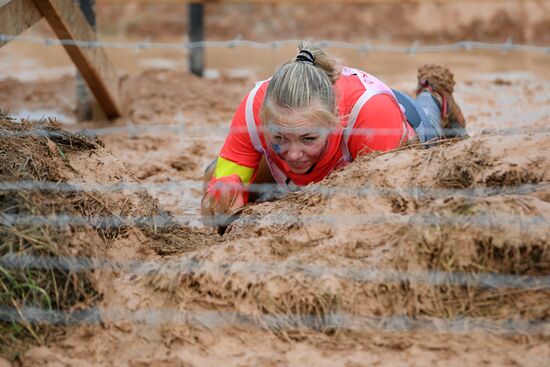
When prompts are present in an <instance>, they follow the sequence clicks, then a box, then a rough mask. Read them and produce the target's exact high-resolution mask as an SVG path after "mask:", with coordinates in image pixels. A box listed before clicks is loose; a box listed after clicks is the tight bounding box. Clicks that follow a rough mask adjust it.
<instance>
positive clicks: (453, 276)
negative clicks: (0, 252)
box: [0, 253, 550, 290]
mask: <svg viewBox="0 0 550 367" xmlns="http://www.w3.org/2000/svg"><path fill="white" fill-rule="evenodd" d="M0 266H1V267H3V268H4V269H23V270H25V269H35V270H51V269H59V270H65V271H73V272H81V271H89V270H102V271H114V272H125V273H131V274H136V275H140V276H147V275H169V276H176V275H184V274H185V275H197V274H208V273H223V274H225V275H228V274H254V275H273V276H289V275H291V274H292V273H294V274H296V273H298V274H303V275H306V276H309V277H311V278H314V279H319V280H321V279H322V278H323V277H328V276H333V277H337V278H341V279H347V280H351V281H354V282H369V283H384V284H385V283H413V284H426V285H431V286H440V285H450V286H460V287H477V288H481V289H496V290H500V289H527V290H544V289H550V276H532V275H517V274H502V273H489V272H485V273H483V272H475V273H465V272H453V271H436V270H428V271H398V270H390V269H377V268H350V267H337V266H326V265H322V266H321V265H314V264H297V263H273V262H262V261H233V262H230V263H221V262H219V261H217V262H214V261H208V260H196V259H193V258H183V259H181V258H180V259H177V260H165V259H163V260H162V261H147V260H110V259H101V258H89V257H68V256H33V255H17V254H13V253H10V254H6V255H4V256H2V257H0Z"/></svg>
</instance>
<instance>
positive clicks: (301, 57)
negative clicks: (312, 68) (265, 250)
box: [296, 50, 315, 64]
mask: <svg viewBox="0 0 550 367" xmlns="http://www.w3.org/2000/svg"><path fill="white" fill-rule="evenodd" d="M296 61H303V62H309V63H310V64H315V57H314V56H313V54H312V53H311V52H309V51H308V50H300V52H299V53H298V55H297V56H296Z"/></svg>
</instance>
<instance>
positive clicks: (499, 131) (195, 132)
mask: <svg viewBox="0 0 550 367" xmlns="http://www.w3.org/2000/svg"><path fill="white" fill-rule="evenodd" d="M548 113H550V109H549V110H548ZM15 123H17V122H15ZM64 128H66V129H67V131H70V132H72V133H75V134H77V136H82V137H88V138H96V137H100V136H109V135H116V134H128V135H130V136H137V135H140V134H153V135H174V133H175V134H178V138H184V139H190V140H212V138H224V137H225V136H226V135H227V134H229V133H234V134H245V133H246V134H248V130H247V128H246V127H220V126H211V127H186V126H184V125H183V124H158V125H152V124H149V126H139V125H135V124H125V125H122V126H112V127H102V128H90V129H81V130H72V131H71V126H64ZM318 130H319V132H324V131H323V130H324V129H323V128H319V129H318ZM327 130H328V129H327ZM442 131H443V132H444V133H449V132H453V131H454V130H453V129H442ZM331 132H334V130H330V131H329V133H331ZM205 133H206V134H205ZM549 133H550V127H540V128H539V127H537V128H525V127H523V128H521V127H515V128H493V129H489V128H487V129H483V130H482V131H481V135H502V136H505V135H530V134H549ZM402 134H403V130H402V129H394V128H355V129H353V130H352V131H351V132H350V135H351V136H355V135H357V136H371V135H377V136H401V135H402ZM67 136H68V135H67V132H60V131H55V130H50V129H46V128H41V127H37V128H33V129H32V130H10V129H0V137H2V138H24V137H44V138H58V137H67Z"/></svg>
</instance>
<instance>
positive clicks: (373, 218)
mask: <svg viewBox="0 0 550 367" xmlns="http://www.w3.org/2000/svg"><path fill="white" fill-rule="evenodd" d="M199 216H200V214H187V215H163V214H160V215H158V216H151V215H150V216H122V215H120V216H119V215H108V216H80V215H69V214H52V215H27V214H6V213H1V214H0V225H2V226H19V225H33V226H58V227H63V226H90V227H92V228H99V229H119V228H126V227H130V226H131V227H137V228H173V227H177V226H186V227H204V225H203V224H202V223H197V222H196V219H197V218H199ZM201 217H202V219H203V220H205V221H207V222H208V223H209V224H211V225H213V226H223V225H226V224H227V223H231V222H233V221H235V220H239V223H240V224H242V225H269V226H287V225H302V224H310V223H315V224H324V225H329V226H351V225H354V226H365V225H380V224H395V225H406V224H408V225H413V226H420V225H423V226H442V225H452V226H466V225H468V226H478V227H494V226H497V225H500V226H512V225H515V226H520V227H521V228H525V229H527V228H529V227H535V228H536V227H538V226H549V225H550V221H549V220H547V219H546V218H545V217H544V216H542V215H531V216H523V215H503V214H499V215H498V216H497V215H488V214H478V215H459V214H447V215H446V216H443V215H436V214H408V215H406V214H391V215H384V214H380V215H372V214H353V215H350V214H348V215H344V214H342V215H333V214H320V215H299V216H297V215H296V213H277V214H265V215H257V214H254V215H253V214H247V215H210V216H209V215H202V216H201Z"/></svg>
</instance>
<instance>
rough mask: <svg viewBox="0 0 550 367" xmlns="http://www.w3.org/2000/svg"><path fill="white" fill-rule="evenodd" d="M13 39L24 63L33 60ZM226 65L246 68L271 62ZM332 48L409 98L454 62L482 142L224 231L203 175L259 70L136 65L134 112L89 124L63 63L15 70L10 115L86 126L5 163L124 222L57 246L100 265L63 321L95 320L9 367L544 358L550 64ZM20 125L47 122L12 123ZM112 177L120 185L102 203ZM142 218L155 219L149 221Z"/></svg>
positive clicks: (268, 208) (308, 192) (422, 152)
mask: <svg viewBox="0 0 550 367" xmlns="http://www.w3.org/2000/svg"><path fill="white" fill-rule="evenodd" d="M6 47H11V49H8V51H10V52H11V54H10V58H11V59H12V60H15V61H14V64H15V63H16V61H17V60H21V59H25V58H27V57H28V55H26V54H25V52H26V48H25V47H21V48H18V46H12V45H8V46H6ZM5 50H6V48H4V49H2V50H0V52H4V51H5ZM235 51H236V52H235ZM219 52H220V53H218V54H217V55H218V56H219V55H226V56H227V54H224V53H223V52H226V51H223V52H222V51H219ZM227 52H232V53H231V54H230V55H231V60H237V61H238V60H239V59H240V60H242V62H243V63H246V62H249V61H250V59H254V57H252V55H254V56H255V55H257V54H256V51H255V50H247V49H239V50H232V51H227ZM285 52H286V53H285ZM332 52H333V53H334V54H335V55H336V56H338V57H339V58H340V59H341V60H343V61H342V62H345V63H347V64H352V65H354V66H359V67H362V68H364V69H367V70H369V71H372V73H373V74H376V75H377V76H379V77H380V78H381V79H382V80H386V81H388V83H390V84H391V86H392V87H396V88H398V89H402V90H404V91H406V92H409V93H412V91H413V90H414V87H415V85H416V80H415V77H416V75H415V70H416V68H417V67H419V66H421V65H422V64H423V63H424V62H429V61H438V62H444V63H446V64H448V65H450V66H451V69H452V70H453V71H454V72H455V75H456V78H455V79H456V80H457V85H456V89H455V97H456V99H457V101H458V103H459V104H460V106H461V108H462V111H463V112H464V115H465V117H466V121H467V123H468V125H467V131H468V132H469V134H470V135H471V136H470V137H469V138H467V139H465V140H460V141H452V142H447V143H444V144H440V145H437V146H435V147H432V148H430V149H423V148H419V147H410V148H407V149H400V150H397V151H393V152H388V153H384V154H378V155H372V156H367V157H362V158H360V159H358V160H357V161H356V162H354V163H353V164H351V165H349V166H348V167H346V168H344V169H342V170H339V171H337V172H335V173H333V174H332V175H331V176H330V177H328V178H327V179H326V180H324V181H323V182H321V183H319V184H318V185H312V186H309V187H307V188H306V189H305V190H304V191H303V192H300V193H296V194H292V195H289V196H287V197H285V198H283V199H281V200H278V201H274V202H266V203H262V204H257V205H251V206H250V207H249V208H247V209H246V210H245V211H244V213H243V214H242V217H241V219H239V220H237V221H235V222H234V223H233V224H232V225H231V226H230V227H229V228H228V230H227V232H226V234H225V235H224V236H223V237H221V236H218V235H217V234H216V233H215V231H214V230H210V229H208V228H205V227H203V226H202V224H201V222H200V218H199V205H200V197H201V192H202V182H201V177H202V173H203V170H204V168H205V167H206V165H208V163H210V162H211V161H212V160H213V159H214V158H215V156H216V155H217V152H218V151H219V149H220V147H221V144H222V143H223V138H224V135H225V133H226V131H227V128H228V126H229V122H230V120H231V117H232V114H233V112H234V110H235V108H236V107H237V105H238V103H239V102H240V101H241V99H242V98H243V97H244V96H245V94H246V93H247V92H248V90H250V88H251V87H252V86H253V85H254V82H255V80H256V79H260V78H263V77H265V76H267V75H269V70H268V68H267V67H265V66H264V67H263V68H257V69H250V70H249V72H247V73H240V74H239V73H235V72H234V70H233V71H231V70H229V71H228V70H225V69H224V68H223V62H222V61H223V58H222V59H221V60H220V61H218V64H216V65H215V66H214V68H216V69H217V70H218V71H219V72H218V74H217V76H216V77H215V78H206V79H203V78H198V77H195V76H192V75H190V74H188V73H187V72H186V71H184V70H183V69H184V66H183V64H182V63H180V64H175V65H176V66H173V67H164V68H159V67H155V68H154V67H151V66H144V64H142V65H141V67H140V69H139V70H138V69H133V68H128V69H126V70H127V75H126V76H124V77H123V78H122V80H121V97H122V103H123V108H124V112H125V116H124V117H123V118H121V119H118V120H116V121H113V122H107V121H101V120H98V121H92V122H86V123H77V122H75V121H74V105H75V100H74V77H73V76H72V75H71V73H72V71H71V69H69V71H70V73H66V72H64V73H61V74H62V75H51V76H50V77H48V78H45V77H40V76H37V75H33V76H32V77H31V78H23V77H19V76H18V75H19V74H17V73H15V74H14V75H10V76H9V77H8V75H4V76H3V78H2V80H0V106H1V108H2V110H3V111H8V113H10V114H11V115H12V116H18V118H29V119H30V120H40V119H42V120H47V118H48V117H54V118H55V117H57V119H58V122H60V126H59V127H58V126H57V125H56V124H52V123H49V125H48V129H52V131H60V130H57V129H59V128H61V129H64V130H67V131H71V132H76V131H80V130H81V129H86V131H87V132H86V133H85V134H84V135H83V134H82V133H79V134H80V135H79V134H76V135H75V136H69V135H63V134H64V133H63V134H62V135H61V136H62V139H61V140H59V138H58V139H57V140H56V139H53V138H52V139H46V138H44V137H36V138H33V140H26V141H25V145H24V146H25V147H27V148H28V149H31V151H25V150H21V146H22V144H11V143H10V144H11V145H10V144H7V143H6V144H4V145H2V153H1V154H3V157H4V156H5V157H11V158H13V157H16V156H17V157H19V158H18V159H19V160H20V161H21V162H28V161H32V162H34V161H36V162H42V163H41V165H34V166H33V165H31V164H28V163H26V166H25V167H38V168H37V170H38V171H32V172H31V173H32V175H30V176H28V177H27V176H24V177H27V178H29V177H32V178H34V179H35V180H46V179H47V180H51V181H55V182H57V183H59V182H61V183H67V184H71V183H72V184H75V185H80V187H82V188H83V190H82V192H76V193H71V194H63V195H69V196H66V197H67V203H66V204H67V205H68V206H67V207H63V208H64V210H66V211H67V212H70V213H73V214H74V215H87V216H94V215H95V216H109V217H116V218H119V219H120V221H122V222H116V223H119V224H120V223H123V225H122V226H121V228H120V230H112V229H111V231H107V232H104V231H102V229H101V228H99V229H98V228H96V227H94V224H93V223H92V224H89V225H88V226H86V227H84V228H82V229H79V228H80V227H78V226H77V227H74V228H73V227H70V228H71V230H70V231H69V230H67V231H65V229H64V231H65V232H63V233H64V236H65V237H63V238H64V239H63V241H66V242H63V243H67V244H69V245H70V249H71V251H70V252H68V253H65V252H60V254H63V255H67V254H68V255H71V256H92V257H93V258H94V259H95V261H96V262H95V264H103V265H102V266H98V267H97V268H96V269H95V270H94V271H93V272H90V274H87V276H88V277H89V282H90V284H91V285H92V287H93V290H94V292H96V293H97V296H95V297H94V300H93V302H91V301H86V302H85V301H82V302H83V303H82V304H76V305H73V306H71V307H72V308H67V309H64V310H66V311H74V310H94V312H97V313H94V315H97V314H99V315H100V321H99V320H98V319H97V318H96V319H93V318H92V319H87V320H86V319H84V320H83V319H77V320H76V321H75V322H73V323H71V324H70V325H67V326H63V327H62V328H61V331H59V330H57V332H56V333H55V335H53V336H52V337H50V338H47V339H45V340H44V341H43V343H42V345H37V343H36V340H33V339H32V338H30V339H26V344H23V346H22V347H21V345H16V347H17V348H19V349H17V351H18V352H19V353H18V354H17V353H16V352H15V350H14V349H13V348H12V347H10V348H5V349H3V357H4V358H7V359H9V360H10V361H9V362H8V361H7V360H6V361H3V360H0V365H2V363H4V364H7V365H10V363H11V364H12V365H23V366H43V365H47V366H88V365H106V366H109V365H126V366H149V365H160V366H218V365H227V366H248V365H258V366H279V365H280V366H287V365H293V366H301V365H319V366H323V365H326V366H346V367H352V366H362V365H368V366H370V365H374V366H415V365H436V366H437V365H440V366H463V365H499V366H501V365H502V366H517V365H522V366H546V365H547V361H548V360H550V339H549V337H550V326H549V325H548V319H549V318H550V291H549V289H548V284H547V281H546V283H537V281H540V279H546V278H547V277H548V276H549V275H550V267H549V264H550V230H549V228H550V226H549V221H550V170H549V168H550V161H549V160H548V157H549V156H550V154H549V153H550V131H549V130H548V126H549V124H550V109H549V106H550V76H549V75H548V70H545V67H544V62H545V60H546V61H547V57H548V56H533V57H531V56H529V55H522V54H521V55H518V54H513V53H511V54H500V53H498V52H497V53H495V54H488V53H476V52H472V53H464V52H457V53H447V54H441V55H440V54H437V55H435V54H430V55H417V56H414V57H412V56H408V55H407V56H399V57H395V56H394V55H386V54H382V55H363V56H360V55H355V54H354V55H350V54H349V53H346V52H347V51H344V50H332ZM287 54H288V55H287ZM291 54H292V51H288V52H287V51H284V52H282V53H273V54H270V55H271V57H272V58H274V59H275V60H268V62H267V64H269V65H270V66H271V64H276V63H277V62H282V61H283V60H284V57H289V56H290V55H291ZM215 55H216V54H215ZM139 56H142V55H136V59H137V58H139ZM148 56H151V55H148ZM163 57H164V58H167V56H166V55H163ZM264 57H265V56H264ZM545 57H546V59H545ZM268 58H269V57H268ZM114 61H115V63H119V64H120V65H123V64H124V60H122V61H121V59H120V58H118V59H115V60H114ZM134 61H135V60H128V61H127V63H128V65H129V64H131V63H133V62H134ZM4 62H8V61H6V60H4ZM53 64H55V65H57V66H63V65H65V64H66V61H64V60H61V61H59V62H57V61H55V62H53ZM14 67H16V65H15V66H14ZM43 69H44V70H47V68H46V67H43ZM40 70H41V67H36V70H35V71H40ZM120 70H125V69H124V68H123V67H121V68H120ZM37 111H38V114H37V113H36V112H37ZM41 111H42V112H41ZM42 117H43V118H42ZM10 124H12V125H10ZM13 124H16V125H13ZM10 126H17V128H16V131H30V132H31V133H32V131H35V130H33V128H34V127H33V124H24V126H21V125H18V123H16V122H13V121H12V120H9V119H8V118H7V117H4V116H3V117H2V127H3V129H4V128H5V129H7V130H13V129H11V128H10ZM14 129H15V128H14ZM21 129H23V130H21ZM25 129H27V130H25ZM94 135H95V136H94ZM82 136H86V137H90V136H92V137H90V138H86V139H87V140H82V139H83V138H82ZM2 139H15V138H14V137H10V136H7V137H2ZM79 139H81V140H79ZM75 141H76V142H80V141H83V142H84V143H82V144H80V145H79V144H74V142H75ZM25 152H27V153H28V152H30V153H28V155H29V157H31V158H30V159H29V160H25V159H24V157H25V154H27V153H25ZM60 152H61V153H60ZM14 161H15V160H14ZM12 168H13V167H12ZM46 169H47V170H48V171H47V172H49V173H48V175H45V173H43V172H42V171H41V170H46ZM6 172H7V171H6ZM10 172H12V171H10ZM18 172H20V173H19V174H21V172H23V171H22V170H20V171H18ZM37 172H38V173H37ZM41 172H42V173H41ZM44 172H45V171H44ZM3 174H5V173H4V172H3ZM10 174H12V175H14V176H13V177H12V178H10V177H7V178H5V179H6V180H12V181H15V180H16V178H17V177H15V174H13V173H10ZM36 175H38V176H36ZM3 177H4V176H3ZM98 184H99V186H98ZM113 185H126V186H124V189H123V190H114V191H109V190H106V188H113V187H116V186H113ZM4 189H5V188H3V190H4ZM102 190H103V191H102ZM22 192H23V193H25V191H22ZM29 192H30V191H29ZM2 194H3V195H4V194H5V195H6V196H5V197H7V195H8V194H6V193H5V192H2ZM48 195H50V196H48V198H50V199H51V200H54V199H55V200H57V201H59V199H60V198H65V196H59V197H58V196H55V195H56V193H55V191H54V192H49V194H48ZM52 195H53V196H52ZM59 195H61V194H59ZM81 195H82V196H81ZM28 199H29V200H31V202H32V200H42V199H40V198H36V197H33V196H32V195H29V196H28ZM69 199H70V200H69ZM83 203H85V204H83ZM50 209H51V208H50ZM94 210H95V212H94ZM144 217H146V218H149V217H151V218H155V219H153V220H152V221H145V222H141V221H137V222H136V220H135V219H136V218H144ZM94 223H96V225H97V222H94ZM5 228H8V227H7V226H4V229H5ZM63 228H65V227H63ZM6 233H8V232H6ZM60 241H61V240H60ZM60 243H61V242H60ZM105 264H107V265H105ZM444 272H446V273H444ZM449 273H450V274H453V275H452V276H449V275H448V274H449ZM474 273H476V274H477V273H479V274H481V275H479V274H478V275H476V276H472V275H471V274H474ZM445 274H447V275H445ZM509 275H518V276H524V278H521V279H523V280H524V282H520V283H513V280H512V278H510V277H508V276H509ZM527 277H529V278H527ZM541 277H546V278H541ZM514 279H517V278H514ZM529 279H531V281H532V282H531V283H529V282H528V280H529Z"/></svg>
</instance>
